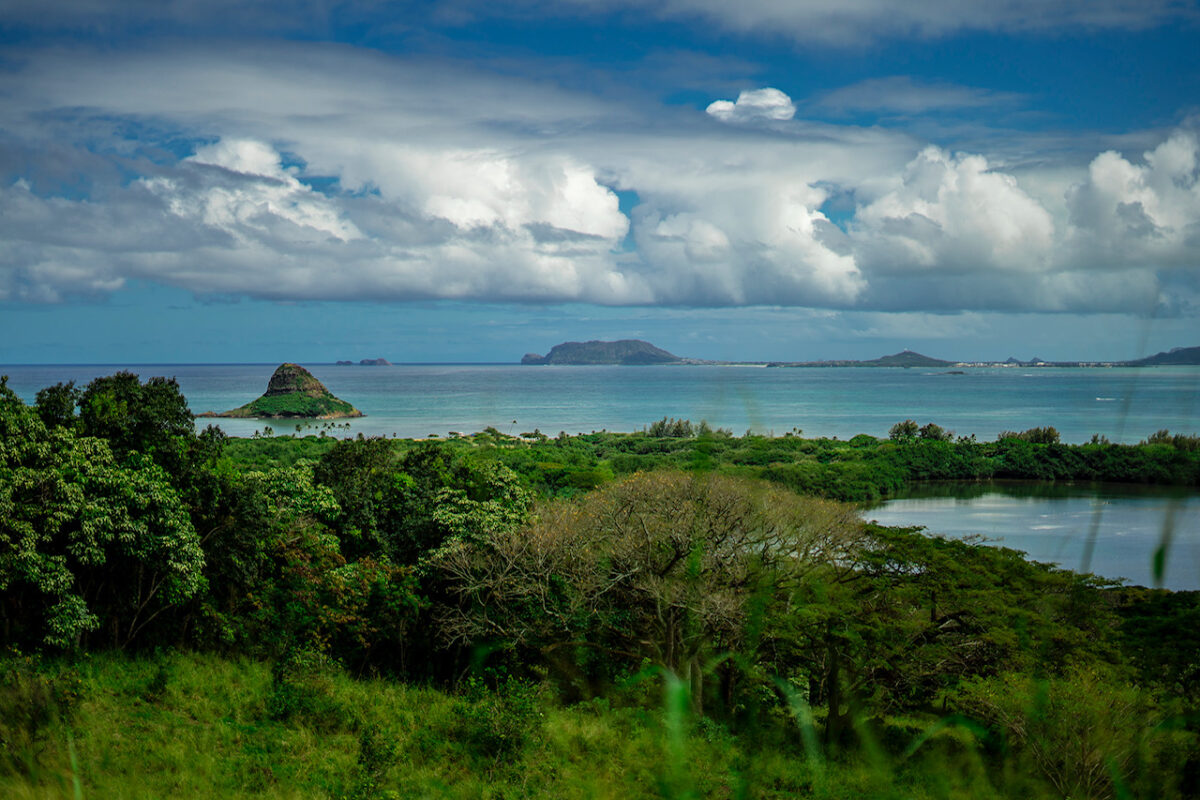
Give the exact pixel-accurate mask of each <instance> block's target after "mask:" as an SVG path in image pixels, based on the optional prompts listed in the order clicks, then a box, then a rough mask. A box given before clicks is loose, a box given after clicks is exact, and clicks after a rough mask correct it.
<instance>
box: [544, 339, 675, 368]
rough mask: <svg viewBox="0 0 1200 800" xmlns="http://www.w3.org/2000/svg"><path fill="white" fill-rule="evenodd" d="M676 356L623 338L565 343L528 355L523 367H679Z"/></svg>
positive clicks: (643, 343)
mask: <svg viewBox="0 0 1200 800" xmlns="http://www.w3.org/2000/svg"><path fill="white" fill-rule="evenodd" d="M682 361H683V359H682V358H680V357H679V356H677V355H673V354H671V353H668V352H667V351H666V350H663V349H661V348H658V347H655V346H654V345H652V344H650V343H649V342H643V341H642V340H641V339H621V340H620V341H617V342H597V341H592V342H563V343H562V344H557V345H555V346H554V347H552V348H550V352H549V353H547V354H546V355H544V356H542V355H538V354H537V353H526V354H525V356H524V357H523V358H522V359H521V363H522V364H626V365H641V364H677V363H681V362H682Z"/></svg>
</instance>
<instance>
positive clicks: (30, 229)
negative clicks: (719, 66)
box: [0, 45, 1200, 313]
mask: <svg viewBox="0 0 1200 800" xmlns="http://www.w3.org/2000/svg"><path fill="white" fill-rule="evenodd" d="M0 93H2V94H3V96H5V97H6V99H7V101H8V102H6V103H5V104H4V106H3V109H2V110H0V181H2V185H0V300H3V301H8V302H56V301H60V300H63V299H64V298H71V297H75V296H80V295H83V296H94V295H103V294H105V293H108V292H112V291H114V290H116V289H119V288H120V287H121V286H122V285H124V284H125V283H126V282H128V281H130V280H144V281H153V282H156V283H161V284H165V285H169V286H176V287H181V288H184V289H188V290H191V291H193V292H196V293H198V294H233V295H246V296H251V297H259V298H268V299H279V300H306V299H340V300H362V301H372V302H377V301H391V300H413V299H423V298H453V299H462V300H478V301H496V300H504V301H521V302H530V303H542V302H561V301H578V302H588V303H598V304H606V305H643V304H657V305H675V306H707V307H720V306H743V305H764V304H765V305H781V306H806V307H814V308H834V309H861V310H893V309H900V308H904V309H918V310H927V311H949V310H956V311H957V310H981V311H987V310H1002V311H1007V310H1024V311H1121V312H1136V313H1149V312H1151V311H1155V312H1156V313H1163V310H1162V307H1161V303H1160V298H1159V295H1160V288H1161V287H1162V286H1164V285H1170V286H1172V287H1174V288H1173V292H1174V294H1175V296H1177V297H1179V298H1182V299H1181V300H1180V301H1179V302H1175V303H1174V304H1173V305H1172V306H1171V308H1170V309H1168V313H1191V312H1190V311H1189V309H1190V308H1192V306H1191V305H1190V300H1189V298H1190V297H1192V296H1194V293H1195V291H1196V287H1195V286H1194V284H1195V280H1194V275H1195V273H1196V268H1197V266H1198V265H1200V188H1198V179H1197V164H1198V162H1200V139H1198V137H1197V134H1196V131H1195V129H1194V126H1192V125H1190V124H1189V125H1184V126H1182V127H1180V128H1178V129H1177V130H1175V131H1173V132H1170V133H1169V134H1167V135H1165V136H1164V137H1163V138H1161V140H1160V142H1159V143H1158V144H1157V145H1156V146H1155V147H1154V148H1152V149H1150V150H1149V151H1146V152H1143V153H1122V152H1115V151H1110V152H1099V153H1095V154H1094V155H1093V156H1092V157H1091V158H1090V159H1089V162H1088V163H1087V164H1086V165H1085V166H1082V167H1078V168H1077V167H1075V166H1074V165H1072V164H1047V165H1045V166H1044V169H1045V171H1046V172H1047V173H1048V174H1052V175H1053V180H1051V179H1049V178H1047V179H1045V180H1042V179H1040V176H1039V174H1038V173H1037V171H1036V170H1037V169H1038V168H1033V169H1032V170H1031V169H1025V170H1023V171H1022V172H1021V174H1020V175H1019V176H1018V175H1017V174H1015V173H1013V172H1009V171H1006V169H1005V167H1004V165H1003V164H1001V163H993V161H992V160H990V159H989V158H988V157H987V155H986V154H981V153H958V152H949V151H946V150H945V149H943V148H940V147H938V146H935V145H931V144H928V143H923V142H918V141H914V140H913V139H911V138H910V137H908V136H906V135H904V134H902V133H898V132H894V131H887V130H881V129H875V128H859V127H855V126H850V125H842V126H837V125H829V124H822V123H814V122H810V121H807V120H805V119H803V118H796V103H794V102H793V100H792V99H791V98H790V97H788V95H787V94H785V93H784V92H782V91H780V90H778V89H776V88H773V87H758V88H754V89H747V90H745V91H742V92H741V93H740V94H739V95H738V96H737V97H736V98H730V99H721V100H717V101H715V102H713V103H711V104H710V105H709V106H708V107H707V113H704V112H700V111H685V112H680V111H679V110H678V109H674V110H672V109H667V108H664V107H660V106H655V105H653V104H647V103H645V102H643V101H635V100H629V101H628V102H624V101H622V100H621V99H619V98H618V99H613V98H600V97H596V96H593V95H588V94H584V93H576V92H570V91H567V90H564V89H562V88H560V87H557V86H555V85H553V84H551V83H548V82H539V81H534V80H521V79H514V78H504V79H500V78H498V77H497V76H496V75H494V74H490V73H486V72H481V71H476V70H474V69H472V68H470V67H468V66H464V65H461V64H456V63H453V62H436V63H435V62H430V61H419V60H406V59H400V58H391V57H385V56H381V55H378V54H371V53H362V52H356V51H350V50H348V49H346V48H341V47H336V46H311V45H310V46H307V47H306V48H305V49H304V50H303V51H302V50H299V49H296V48H291V47H287V46H270V47H265V46H256V47H254V48H252V49H251V48H243V49H238V48H232V49H226V50H224V51H223V52H221V53H220V54H217V53H215V52H212V51H207V50H204V49H188V48H176V49H173V50H172V51H171V52H169V53H168V52H165V51H141V52H136V53H126V54H113V53H101V52H95V51H74V52H70V53H62V52H56V53H46V52H36V51H35V52H30V53H28V54H26V57H25V59H24V60H23V63H22V64H21V65H20V66H19V67H18V68H16V69H13V70H10V71H9V72H7V73H4V74H0ZM966 99H967V100H969V98H966ZM959 101H963V98H962V97H960V98H959ZM947 102H948V101H947ZM131 131H132V132H135V133H136V135H134V136H131V135H130V133H131ZM47 141H50V142H53V143H54V144H53V147H47V146H45V145H44V144H42V143H44V142H47ZM1064 174H1066V175H1067V176H1068V177H1067V178H1066V179H1064V178H1063V177H1062V176H1063V175H1064ZM1047 186H1062V187H1064V188H1063V189H1062V190H1061V191H1059V192H1058V196H1055V197H1050V196H1048V195H1047V190H1046V188H1045V187H1047ZM1031 187H1034V188H1036V191H1035V190H1034V188H1031ZM846 198H850V201H849V203H847V202H846ZM835 200H838V201H839V202H834V201H835ZM839 203H840V205H839ZM835 208H838V209H839V210H834V209H835Z"/></svg>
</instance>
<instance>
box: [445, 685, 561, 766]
mask: <svg viewBox="0 0 1200 800" xmlns="http://www.w3.org/2000/svg"><path fill="white" fill-rule="evenodd" d="M539 705H540V704H539V691H538V687H537V686H536V685H535V684H533V683H530V682H529V681H524V680H520V679H518V678H512V677H504V678H501V679H499V680H498V681H497V685H496V688H495V689H489V688H488V686H487V683H486V681H484V680H483V679H481V678H479V677H476V676H472V677H470V678H468V679H467V681H466V683H465V685H464V692H463V696H462V698H461V699H460V701H459V704H458V713H457V714H456V715H455V721H454V725H453V727H452V729H451V731H450V734H451V736H452V737H453V738H454V739H456V740H457V741H459V742H462V743H463V744H465V745H466V746H467V747H468V748H469V749H470V751H471V753H472V754H473V755H475V756H477V757H479V758H482V759H486V760H493V761H494V760H499V759H501V758H508V757H511V756H514V755H516V754H518V753H519V752H521V751H522V750H524V749H525V746H526V745H527V744H528V743H529V741H530V740H531V739H532V738H533V737H535V736H536V735H537V734H538V732H539V730H540V728H541V721H542V712H541V710H540V707H539Z"/></svg>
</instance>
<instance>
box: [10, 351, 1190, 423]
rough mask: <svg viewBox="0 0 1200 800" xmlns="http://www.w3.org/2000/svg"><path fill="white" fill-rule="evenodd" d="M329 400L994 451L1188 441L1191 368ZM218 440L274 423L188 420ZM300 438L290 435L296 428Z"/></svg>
mask: <svg viewBox="0 0 1200 800" xmlns="http://www.w3.org/2000/svg"><path fill="white" fill-rule="evenodd" d="M276 366H278V365H276V364H155V365H116V364H111V365H87V366H78V365H49V366H25V365H22V366H7V367H6V366H0V375H8V376H9V386H10V387H11V388H12V389H13V390H14V391H16V393H17V394H18V395H19V396H20V397H22V398H23V399H24V400H25V401H26V402H33V399H34V396H35V395H36V393H37V390H38V389H40V388H42V387H44V386H48V385H51V384H54V383H58V382H60V381H69V380H73V381H75V382H76V384H79V385H84V384H86V383H87V382H88V381H89V380H91V379H92V378H95V377H97V376H100V375H110V374H112V373H113V372H116V371H118V370H121V369H127V370H130V371H132V372H136V373H138V374H139V375H141V376H142V378H143V379H145V378H148V377H150V376H152V375H162V376H167V377H174V378H176V379H177V380H178V381H179V385H180V387H181V389H182V390H183V393H184V394H185V395H186V396H187V398H188V402H189V405H190V407H191V409H192V411H193V412H196V413H199V412H203V411H223V410H228V409H231V408H235V407H237V406H240V405H243V404H244V403H247V402H249V401H251V400H253V399H255V398H256V397H258V396H259V395H260V394H262V392H263V391H264V390H265V389H266V386H267V381H268V379H269V378H270V376H271V373H272V372H273V371H274V369H275V367H276ZM305 366H306V367H307V368H308V369H309V370H311V371H312V373H313V374H314V375H315V376H316V377H317V378H319V379H320V380H321V381H322V382H324V383H325V385H326V386H327V387H328V388H329V390H330V391H331V392H333V393H334V394H335V395H337V396H338V397H340V398H341V399H343V400H346V401H347V402H349V403H352V404H353V405H354V406H356V407H357V408H358V409H360V410H361V411H362V412H363V413H364V414H366V416H365V417H363V418H361V419H354V420H341V421H338V422H337V423H336V425H335V426H327V425H326V423H321V422H314V423H308V424H309V425H310V427H308V428H307V429H306V431H307V432H309V433H313V432H317V431H319V430H320V429H322V428H323V427H324V428H325V430H326V431H327V432H328V433H330V434H331V435H337V436H346V435H350V436H353V435H356V434H358V433H360V432H361V433H363V434H365V435H368V436H376V435H381V436H389V437H390V436H397V437H402V438H415V437H427V436H430V435H438V436H445V435H446V434H447V433H448V432H450V431H460V432H463V433H470V432H474V431H479V430H482V429H484V428H486V427H488V426H492V427H495V428H497V429H499V430H501V431H503V432H505V433H509V432H512V433H521V432H530V431H533V430H535V429H538V430H540V431H542V432H543V433H546V434H549V435H554V434H557V433H558V432H559V431H566V432H567V433H585V432H591V431H599V430H608V431H633V430H641V429H642V428H643V427H644V426H646V425H648V424H649V423H651V422H653V421H654V420H657V419H661V418H662V417H664V416H666V417H677V418H685V419H690V420H692V421H693V422H699V421H700V420H701V419H703V420H707V421H708V423H709V424H710V425H712V426H713V427H719V428H729V429H730V430H732V431H733V432H734V433H735V434H737V435H741V434H743V433H745V432H746V431H747V430H752V431H754V432H755V433H764V434H774V435H783V434H784V433H787V432H789V431H793V430H796V429H799V430H800V431H802V432H803V434H804V435H805V436H830V437H832V436H836V437H838V438H842V439H845V438H849V437H852V436H854V435H856V434H859V433H867V434H871V435H873V436H881V437H882V436H886V435H887V432H888V429H889V428H890V427H891V426H892V425H893V424H895V423H896V422H899V421H901V420H904V419H909V418H911V419H914V420H916V421H917V422H919V423H921V424H924V423H926V422H936V423H937V424H939V425H941V426H942V427H943V428H947V429H950V430H953V431H955V432H956V433H958V434H959V435H968V434H975V435H976V436H977V437H979V438H980V439H981V440H983V439H994V438H995V437H996V435H997V434H998V433H1000V432H1001V431H1005V430H1017V431H1019V430H1025V429H1027V428H1031V427H1036V426H1046V425H1050V426H1053V427H1055V428H1057V429H1058V431H1059V432H1060V433H1061V435H1062V438H1063V441H1066V442H1085V441H1087V440H1088V439H1089V438H1091V436H1092V435H1093V434H1100V435H1103V436H1106V437H1108V439H1109V440H1111V441H1113V442H1137V441H1140V440H1142V439H1144V438H1146V437H1147V436H1149V435H1150V434H1152V433H1154V432H1155V431H1157V430H1160V429H1163V428H1166V429H1169V430H1170V431H1172V432H1173V433H1191V434H1195V433H1200V423H1198V420H1200V367H1148V368H1108V369H1106V368H1032V369H1031V368H992V369H966V370H963V373H964V374H961V375H956V374H949V371H947V370H944V369H922V368H911V369H902V368H870V367H839V368H765V367H734V366H643V367H618V366H595V367H581V366H521V365H518V364H411V365H394V366H381V367H365V366H336V365H332V364H306V365H305ZM197 423H198V424H199V425H200V426H204V425H207V424H209V423H215V424H217V425H219V426H220V427H221V428H223V429H224V430H225V431H226V432H227V433H229V434H230V435H232V436H249V435H252V434H253V433H254V432H255V431H256V430H257V431H261V430H263V429H264V428H265V427H267V426H270V427H271V428H272V429H273V430H274V431H275V433H277V434H279V433H292V432H295V426H296V424H297V423H295V422H292V423H288V422H286V421H282V420H209V419H201V420H197ZM300 424H301V426H302V428H303V427H304V423H300Z"/></svg>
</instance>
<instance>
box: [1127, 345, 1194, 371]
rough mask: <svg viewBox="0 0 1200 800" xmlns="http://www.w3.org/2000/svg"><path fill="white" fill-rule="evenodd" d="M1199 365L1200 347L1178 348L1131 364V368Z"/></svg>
mask: <svg viewBox="0 0 1200 800" xmlns="http://www.w3.org/2000/svg"><path fill="white" fill-rule="evenodd" d="M1198 364H1200V347H1176V348H1174V349H1172V350H1167V351H1165V352H1162V353H1156V354H1155V355H1152V356H1147V357H1146V358H1139V359H1138V360H1137V361H1130V362H1129V365H1130V366H1137V367H1166V366H1196V365H1198Z"/></svg>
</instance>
